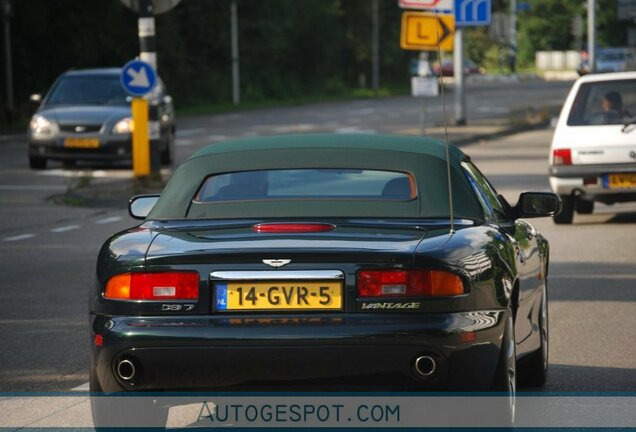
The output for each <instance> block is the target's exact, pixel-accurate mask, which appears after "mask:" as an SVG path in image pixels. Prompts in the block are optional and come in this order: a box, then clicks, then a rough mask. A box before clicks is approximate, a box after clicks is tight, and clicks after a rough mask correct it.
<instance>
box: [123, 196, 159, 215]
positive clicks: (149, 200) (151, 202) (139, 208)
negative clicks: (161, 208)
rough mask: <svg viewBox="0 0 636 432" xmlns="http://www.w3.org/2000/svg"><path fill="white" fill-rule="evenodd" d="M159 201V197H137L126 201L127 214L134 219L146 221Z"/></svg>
mask: <svg viewBox="0 0 636 432" xmlns="http://www.w3.org/2000/svg"><path fill="white" fill-rule="evenodd" d="M157 201H159V195H138V196H135V197H132V198H131V199H130V201H128V214H130V216H131V217H132V218H134V219H141V220H143V219H146V217H148V215H149V214H150V211H151V210H152V208H153V207H154V206H155V204H157Z"/></svg>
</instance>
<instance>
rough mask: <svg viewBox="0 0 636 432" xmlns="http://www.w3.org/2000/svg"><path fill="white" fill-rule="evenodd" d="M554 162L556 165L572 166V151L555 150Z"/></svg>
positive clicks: (553, 154)
mask: <svg viewBox="0 0 636 432" xmlns="http://www.w3.org/2000/svg"><path fill="white" fill-rule="evenodd" d="M552 161H553V164H554V165H572V150H570V149H554V151H553V152H552Z"/></svg>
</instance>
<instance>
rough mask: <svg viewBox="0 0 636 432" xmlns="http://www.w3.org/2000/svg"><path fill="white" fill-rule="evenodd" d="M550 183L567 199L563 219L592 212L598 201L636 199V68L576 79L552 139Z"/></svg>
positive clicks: (558, 220)
mask: <svg viewBox="0 0 636 432" xmlns="http://www.w3.org/2000/svg"><path fill="white" fill-rule="evenodd" d="M550 186H551V188H552V191H553V192H554V193H557V194H559V195H560V196H561V199H562V200H563V209H562V211H561V213H560V214H558V215H556V216H554V222H555V223H558V224H569V223H572V219H573V215H574V212H575V211H576V212H577V213H580V214H589V213H592V211H593V210H594V202H595V201H598V202H602V203H605V204H613V203H617V202H627V201H636V72H618V73H605V74H595V75H586V76H584V77H581V78H579V79H578V80H577V81H576V82H575V83H574V86H573V87H572V89H571V90H570V94H569V95H568V97H567V99H566V101H565V105H563V109H562V110H561V115H560V116H559V121H558V123H557V127H556V130H555V132H554V138H553V139H552V147H551V149H550Z"/></svg>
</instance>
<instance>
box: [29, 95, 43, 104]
mask: <svg viewBox="0 0 636 432" xmlns="http://www.w3.org/2000/svg"><path fill="white" fill-rule="evenodd" d="M29 101H30V102H32V103H34V104H39V103H42V95H41V94H40V93H33V94H32V95H31V96H29Z"/></svg>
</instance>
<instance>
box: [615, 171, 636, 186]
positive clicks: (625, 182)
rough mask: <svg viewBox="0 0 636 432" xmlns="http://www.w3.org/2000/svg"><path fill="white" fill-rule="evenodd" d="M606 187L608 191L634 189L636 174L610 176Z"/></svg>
mask: <svg viewBox="0 0 636 432" xmlns="http://www.w3.org/2000/svg"><path fill="white" fill-rule="evenodd" d="M608 186H609V187H610V189H619V188H632V187H636V174H610V175H609V176H608Z"/></svg>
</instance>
